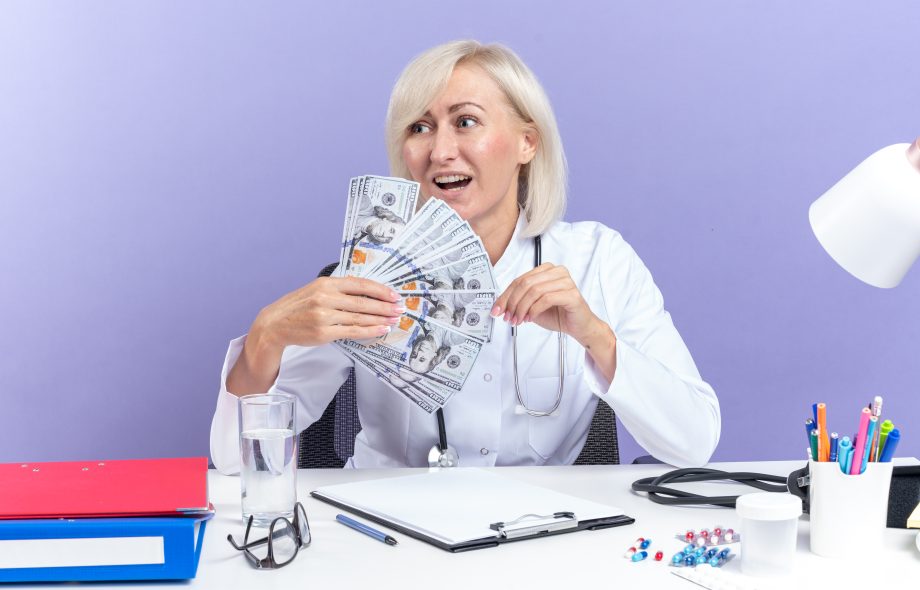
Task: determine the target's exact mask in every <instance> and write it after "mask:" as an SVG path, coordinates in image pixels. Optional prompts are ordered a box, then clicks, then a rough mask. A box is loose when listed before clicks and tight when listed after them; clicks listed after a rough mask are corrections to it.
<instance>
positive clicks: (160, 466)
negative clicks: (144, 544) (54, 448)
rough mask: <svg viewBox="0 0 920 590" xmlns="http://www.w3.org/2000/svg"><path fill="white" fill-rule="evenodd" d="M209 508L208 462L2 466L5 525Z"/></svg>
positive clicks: (0, 515) (0, 512) (0, 507)
mask: <svg viewBox="0 0 920 590" xmlns="http://www.w3.org/2000/svg"><path fill="white" fill-rule="evenodd" d="M208 507H209V504H208V460H207V459H206V458H205V457H190V458H179V459H136V460H129V461H67V462H57V463H3V464H0V519H12V518H59V517H90V516H92V517H107V516H164V515H165V516H181V515H184V514H192V513H200V512H204V511H207V510H208Z"/></svg>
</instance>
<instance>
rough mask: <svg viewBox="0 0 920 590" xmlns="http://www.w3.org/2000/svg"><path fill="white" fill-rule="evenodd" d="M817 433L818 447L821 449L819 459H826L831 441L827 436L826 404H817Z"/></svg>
mask: <svg viewBox="0 0 920 590" xmlns="http://www.w3.org/2000/svg"><path fill="white" fill-rule="evenodd" d="M818 434H819V435H820V436H821V440H820V441H819V444H818V448H819V449H820V451H821V459H820V460H821V461H827V459H828V457H829V456H830V453H831V441H830V439H829V438H828V436H827V404H825V403H824V402H821V403H819V404H818Z"/></svg>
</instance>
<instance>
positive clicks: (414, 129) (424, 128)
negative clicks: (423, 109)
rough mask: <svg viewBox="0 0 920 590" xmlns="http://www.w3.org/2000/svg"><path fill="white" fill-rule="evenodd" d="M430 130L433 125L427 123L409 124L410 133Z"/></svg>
mask: <svg viewBox="0 0 920 590" xmlns="http://www.w3.org/2000/svg"><path fill="white" fill-rule="evenodd" d="M429 131H431V127H429V126H428V125H427V124H425V123H413V124H412V125H410V126H409V132H410V133H428V132H429Z"/></svg>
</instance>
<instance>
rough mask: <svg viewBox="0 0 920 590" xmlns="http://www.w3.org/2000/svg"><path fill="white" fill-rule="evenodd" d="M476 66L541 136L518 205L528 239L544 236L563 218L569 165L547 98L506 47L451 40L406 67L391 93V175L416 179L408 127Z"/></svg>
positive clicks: (388, 126)
mask: <svg viewBox="0 0 920 590" xmlns="http://www.w3.org/2000/svg"><path fill="white" fill-rule="evenodd" d="M460 64H473V65H476V66H479V67H480V68H482V70H483V71H484V72H486V73H487V74H488V75H489V76H490V77H491V78H492V79H493V80H494V81H495V83H496V84H498V87H499V88H501V89H502V91H503V92H504V94H505V96H506V97H507V99H508V103H509V104H510V105H511V108H512V109H513V111H514V112H515V113H516V115H517V116H518V118H519V119H520V120H521V121H522V122H523V123H525V124H527V125H530V126H532V127H533V128H534V129H535V130H536V132H537V135H538V136H539V140H538V146H537V151H536V154H535V155H534V158H533V159H532V160H531V161H530V162H529V163H527V164H525V165H523V166H522V167H521V171H520V175H519V178H518V203H519V204H520V206H521V208H522V209H523V210H524V216H525V218H526V220H527V226H526V227H525V229H524V236H525V237H529V236H535V235H538V234H541V233H543V232H544V231H545V230H546V229H547V228H549V226H550V225H552V224H553V223H555V222H556V221H558V220H560V219H562V215H563V213H564V212H565V201H566V174H567V172H566V162H565V153H564V152H563V150H562V139H561V138H560V137H559V128H558V127H557V125H556V117H555V116H554V115H553V109H552V106H551V105H550V102H549V98H547V96H546V93H545V92H544V91H543V87H542V86H541V85H540V82H539V81H538V80H537V77H536V76H534V74H533V72H531V71H530V68H528V67H527V66H526V65H524V62H522V61H521V58H519V57H518V56H517V55H516V54H515V53H514V52H513V51H511V50H510V49H508V48H507V47H505V46H503V45H499V44H497V43H492V44H489V45H483V44H481V43H479V42H478V41H453V42H451V43H445V44H444V45H439V46H437V47H433V48H431V49H429V50H428V51H425V52H424V53H422V54H421V55H419V56H418V57H416V58H415V59H414V60H412V62H410V63H409V65H408V66H406V69H405V70H403V72H402V74H401V75H400V76H399V79H398V80H397V81H396V85H395V86H393V92H392V94H391V95H390V105H389V108H388V109H387V119H386V142H387V152H388V154H389V157H390V172H391V174H393V176H399V177H402V178H412V175H411V174H410V173H409V167H408V166H407V165H406V163H405V161H404V160H403V156H402V150H403V145H404V144H405V142H406V138H407V134H408V128H409V126H410V125H411V124H412V123H414V122H415V121H416V120H418V118H419V117H421V116H422V115H423V114H424V113H425V111H426V110H428V105H429V104H431V101H432V100H434V98H435V97H436V96H437V95H438V94H439V93H440V92H441V91H442V90H443V89H444V88H445V87H446V86H447V83H448V81H449V80H450V77H451V74H453V71H454V68H455V67H457V66H458V65H460Z"/></svg>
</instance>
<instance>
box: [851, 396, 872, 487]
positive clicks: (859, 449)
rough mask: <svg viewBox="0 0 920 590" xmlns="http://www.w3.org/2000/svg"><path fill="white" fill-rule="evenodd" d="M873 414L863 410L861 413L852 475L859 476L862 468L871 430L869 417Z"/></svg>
mask: <svg viewBox="0 0 920 590" xmlns="http://www.w3.org/2000/svg"><path fill="white" fill-rule="evenodd" d="M871 415H872V412H870V411H869V408H863V409H862V412H860V413H859V430H858V431H857V432H856V443H855V446H854V450H853V460H852V461H851V462H850V475H858V474H859V473H860V471H859V469H860V467H862V457H863V452H864V451H865V450H866V432H867V431H868V430H869V417H870V416H871Z"/></svg>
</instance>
